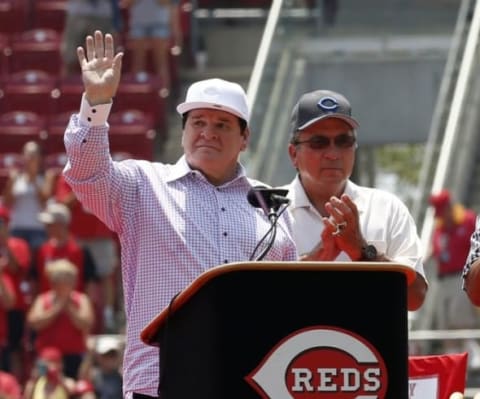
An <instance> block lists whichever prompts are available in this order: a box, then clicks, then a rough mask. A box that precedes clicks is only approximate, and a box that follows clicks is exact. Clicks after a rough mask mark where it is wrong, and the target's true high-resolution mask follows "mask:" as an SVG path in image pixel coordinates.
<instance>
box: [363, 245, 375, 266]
mask: <svg viewBox="0 0 480 399" xmlns="http://www.w3.org/2000/svg"><path fill="white" fill-rule="evenodd" d="M377 255H378V253H377V248H375V246H374V245H370V244H367V245H364V246H363V247H362V256H361V257H360V260H363V261H365V262H373V261H375V260H376V259H377Z"/></svg>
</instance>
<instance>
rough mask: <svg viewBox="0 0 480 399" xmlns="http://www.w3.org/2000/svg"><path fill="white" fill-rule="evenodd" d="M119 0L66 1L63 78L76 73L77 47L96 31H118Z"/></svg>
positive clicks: (119, 24) (119, 22) (119, 23)
mask: <svg viewBox="0 0 480 399" xmlns="http://www.w3.org/2000/svg"><path fill="white" fill-rule="evenodd" d="M119 7H120V5H119V0H67V8H66V19H65V29H64V31H63V38H62V58H63V72H62V75H63V76H69V75H72V74H77V73H78V61H77V47H78V46H81V45H83V43H84V41H85V36H86V35H87V34H93V32H94V31H95V30H97V29H100V30H102V31H105V32H110V33H112V34H115V33H117V32H118V31H119V30H120V26H121V21H120V19H119V18H120V8H119Z"/></svg>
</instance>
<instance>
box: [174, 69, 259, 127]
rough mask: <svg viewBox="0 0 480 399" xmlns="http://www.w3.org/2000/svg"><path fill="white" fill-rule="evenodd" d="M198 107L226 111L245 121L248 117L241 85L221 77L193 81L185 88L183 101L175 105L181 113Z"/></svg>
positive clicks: (245, 99)
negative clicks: (185, 93) (185, 92)
mask: <svg viewBox="0 0 480 399" xmlns="http://www.w3.org/2000/svg"><path fill="white" fill-rule="evenodd" d="M199 108H209V109H216V110H220V111H226V112H229V113H231V114H233V115H236V116H238V117H239V118H242V119H244V120H245V121H246V122H247V123H248V121H249V119H250V111H249V109H248V105H247V95H246V94H245V91H244V90H243V88H242V86H240V85H239V84H238V83H234V82H229V81H227V80H223V79H218V78H214V79H206V80H201V81H199V82H195V83H193V84H192V85H191V86H190V87H189V88H188V90H187V97H186V99H185V102H183V103H181V104H179V105H178V106H177V112H178V113H179V114H180V115H182V114H184V113H185V112H188V111H191V110H192V109H199Z"/></svg>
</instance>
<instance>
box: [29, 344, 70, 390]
mask: <svg viewBox="0 0 480 399" xmlns="http://www.w3.org/2000/svg"><path fill="white" fill-rule="evenodd" d="M75 385H76V382H75V379H73V378H70V377H66V376H65V375H64V373H63V362H62V353H61V351H60V350H59V349H58V348H57V347H55V346H46V347H44V348H43V349H42V350H41V351H40V352H39V354H38V357H37V359H36V362H35V367H34V368H33V369H32V372H31V376H30V378H29V380H28V381H27V383H26V385H25V390H24V394H23V398H24V399H68V398H70V397H71V395H72V394H73V393H74V391H75Z"/></svg>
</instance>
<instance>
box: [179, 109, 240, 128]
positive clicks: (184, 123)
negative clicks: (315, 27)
mask: <svg viewBox="0 0 480 399" xmlns="http://www.w3.org/2000/svg"><path fill="white" fill-rule="evenodd" d="M189 113H190V112H185V113H184V114H182V129H185V125H186V123H187V119H188V114H189ZM237 119H238V124H239V125H240V130H241V131H242V133H243V132H244V131H245V129H246V128H247V121H246V120H245V119H242V118H240V117H239V116H237Z"/></svg>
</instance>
